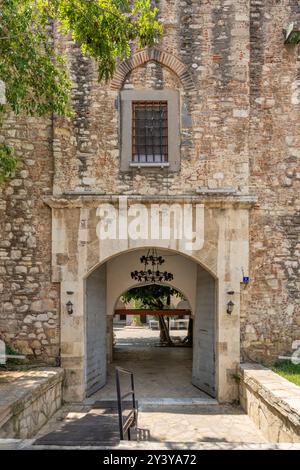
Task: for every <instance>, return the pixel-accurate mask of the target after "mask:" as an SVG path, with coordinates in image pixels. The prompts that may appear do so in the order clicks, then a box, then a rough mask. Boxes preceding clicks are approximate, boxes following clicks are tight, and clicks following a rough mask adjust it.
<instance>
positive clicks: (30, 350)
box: [0, 116, 59, 363]
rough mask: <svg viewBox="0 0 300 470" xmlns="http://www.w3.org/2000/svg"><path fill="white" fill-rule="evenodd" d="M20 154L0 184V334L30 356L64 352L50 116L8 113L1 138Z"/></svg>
mask: <svg viewBox="0 0 300 470" xmlns="http://www.w3.org/2000/svg"><path fill="white" fill-rule="evenodd" d="M3 139H4V140H5V142H6V143H8V144H10V145H12V146H13V147H14V149H15V151H16V154H17V156H18V157H19V164H18V169H17V172H16V176H15V178H13V179H12V180H10V181H8V182H6V183H5V184H4V185H1V186H0V337H3V338H4V339H5V340H6V341H7V342H8V343H10V344H11V345H12V346H13V347H14V349H16V350H17V351H21V352H22V353H23V354H26V355H28V356H29V357H30V358H33V359H35V360H39V359H41V358H42V360H43V361H47V362H49V363H54V362H55V357H56V356H58V353H59V304H58V293H59V288H58V285H56V284H53V283H52V282H51V211H50V209H49V208H48V207H47V206H46V205H45V204H44V203H43V197H44V196H45V195H47V194H51V193H52V180H53V158H52V122H51V119H34V118H27V119H25V118H21V117H19V118H15V117H13V116H9V117H8V118H7V119H6V120H5V121H4V124H3V127H2V128H0V140H1V141H2V140H3Z"/></svg>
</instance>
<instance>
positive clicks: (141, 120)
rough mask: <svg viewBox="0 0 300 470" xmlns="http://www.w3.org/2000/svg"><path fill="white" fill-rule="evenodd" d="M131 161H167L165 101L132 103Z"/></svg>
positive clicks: (166, 111)
mask: <svg viewBox="0 0 300 470" xmlns="http://www.w3.org/2000/svg"><path fill="white" fill-rule="evenodd" d="M132 161H133V162H136V163H164V162H167V161H168V103H167V101H133V103H132Z"/></svg>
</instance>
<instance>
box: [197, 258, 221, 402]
mask: <svg viewBox="0 0 300 470" xmlns="http://www.w3.org/2000/svg"><path fill="white" fill-rule="evenodd" d="M215 330H216V292H215V280H214V278H213V277H212V276H211V275H210V274H209V273H208V272H207V271H205V270H204V269H203V268H201V266H198V269H197V298H196V312H195V318H194V328H193V377H192V383H193V385H195V386H196V387H198V388H199V389H200V390H203V391H204V392H206V393H207V394H208V395H210V396H212V397H215V396H216V384H215V369H216V365H215Z"/></svg>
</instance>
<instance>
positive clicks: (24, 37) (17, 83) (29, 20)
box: [0, 0, 162, 180]
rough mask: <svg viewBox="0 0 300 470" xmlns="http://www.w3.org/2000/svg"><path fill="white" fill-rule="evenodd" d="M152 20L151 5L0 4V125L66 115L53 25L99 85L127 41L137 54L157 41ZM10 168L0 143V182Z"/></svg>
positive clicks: (14, 0)
mask: <svg viewBox="0 0 300 470" xmlns="http://www.w3.org/2000/svg"><path fill="white" fill-rule="evenodd" d="M156 14H157V9H156V8H152V7H151V0H0V85H2V87H0V88H3V85H4V87H5V96H6V102H4V100H3V97H2V99H1V96H0V120H3V119H4V118H5V115H6V113H8V112H10V111H13V112H14V113H15V114H20V113H26V114H28V115H37V116H43V115H46V114H48V113H57V114H60V115H70V113H71V109H70V105H69V100H70V93H71V86H72V84H71V81H70V79H69V76H68V71H67V68H66V65H65V60H64V57H62V56H61V55H59V54H58V53H57V51H56V50H55V47H54V44H53V35H52V34H51V30H52V27H53V24H55V25H57V27H58V29H59V32H60V33H61V34H62V35H68V36H69V35H70V34H71V36H72V38H73V40H74V41H75V42H76V43H77V44H78V45H79V46H80V47H81V50H82V52H83V54H88V55H89V56H90V57H92V58H93V59H95V60H96V62H97V65H98V74H99V80H108V79H110V78H111V77H112V75H113V73H114V71H115V67H116V61H117V59H125V58H127V57H129V55H130V51H131V44H132V42H133V41H136V42H137V44H138V46H139V47H141V48H142V47H145V46H151V45H153V44H154V42H155V41H156V39H157V38H159V37H160V35H161V33H162V27H161V25H160V24H159V22H158V21H157V19H156ZM16 163H17V160H16V158H15V156H14V152H13V150H12V149H10V148H9V147H8V146H7V145H6V144H5V142H4V143H3V142H2V143H1V144H0V180H1V179H2V180H3V179H5V178H7V177H9V176H10V175H11V173H12V172H13V171H14V169H15V167H16Z"/></svg>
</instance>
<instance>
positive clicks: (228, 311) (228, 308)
mask: <svg viewBox="0 0 300 470" xmlns="http://www.w3.org/2000/svg"><path fill="white" fill-rule="evenodd" d="M233 307H234V303H233V302H232V300H229V302H228V303H227V313H228V315H231V314H232V312H233Z"/></svg>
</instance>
